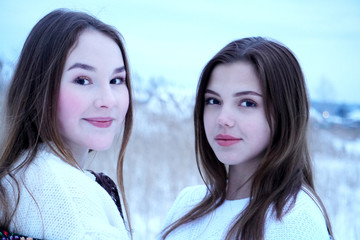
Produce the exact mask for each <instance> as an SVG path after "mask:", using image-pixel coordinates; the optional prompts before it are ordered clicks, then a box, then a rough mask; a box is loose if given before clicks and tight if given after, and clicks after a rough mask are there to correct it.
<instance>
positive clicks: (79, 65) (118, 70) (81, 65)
mask: <svg viewBox="0 0 360 240" xmlns="http://www.w3.org/2000/svg"><path fill="white" fill-rule="evenodd" d="M74 68H80V69H84V70H87V71H92V72H95V71H96V68H95V67H93V66H90V65H87V64H84V63H75V64H73V65H71V66H70V67H69V68H68V71H70V70H71V69H74ZM121 72H125V66H122V67H118V68H115V70H114V72H113V73H114V74H115V73H121Z"/></svg>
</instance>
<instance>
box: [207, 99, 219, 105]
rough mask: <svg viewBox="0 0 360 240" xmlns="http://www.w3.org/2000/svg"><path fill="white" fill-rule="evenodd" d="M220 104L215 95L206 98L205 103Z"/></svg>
mask: <svg viewBox="0 0 360 240" xmlns="http://www.w3.org/2000/svg"><path fill="white" fill-rule="evenodd" d="M211 101H216V103H211ZM215 104H220V101H219V100H217V99H216V98H213V97H208V98H205V105H215Z"/></svg>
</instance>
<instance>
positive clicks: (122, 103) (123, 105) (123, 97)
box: [117, 88, 130, 118]
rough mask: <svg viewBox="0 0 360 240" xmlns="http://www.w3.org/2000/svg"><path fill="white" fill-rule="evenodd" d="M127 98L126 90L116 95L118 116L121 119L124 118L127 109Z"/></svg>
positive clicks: (127, 92)
mask: <svg viewBox="0 0 360 240" xmlns="http://www.w3.org/2000/svg"><path fill="white" fill-rule="evenodd" d="M129 97H130V96H129V91H128V90H127V88H126V89H124V90H123V91H121V92H119V93H118V97H117V103H118V106H119V114H120V115H121V117H122V118H125V115H126V113H127V111H128V109H129V101H130V99H129Z"/></svg>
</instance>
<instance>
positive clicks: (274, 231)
mask: <svg viewBox="0 0 360 240" xmlns="http://www.w3.org/2000/svg"><path fill="white" fill-rule="evenodd" d="M284 212H285V214H284V216H283V217H282V219H281V220H278V219H276V216H275V214H274V213H273V214H271V215H268V218H267V220H266V226H265V239H279V240H281V239H304V240H305V239H315V240H317V239H319V240H320V239H324V240H325V239H329V235H328V232H327V227H326V222H325V218H324V216H323V214H322V212H321V210H320V208H319V207H318V205H317V204H316V202H315V201H314V200H313V199H312V198H311V197H310V196H309V195H308V194H307V193H306V192H304V191H303V190H300V191H299V192H298V194H297V197H296V201H295V203H294V204H293V205H290V204H288V205H287V206H286V207H285V209H284Z"/></svg>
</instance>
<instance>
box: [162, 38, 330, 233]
mask: <svg viewBox="0 0 360 240" xmlns="http://www.w3.org/2000/svg"><path fill="white" fill-rule="evenodd" d="M308 119H309V102H308V97H307V92H306V85H305V80H304V77H303V74H302V71H301V68H300V66H299V63H298V62H297V60H296V58H295V57H294V55H293V54H292V53H291V51H290V50H289V49H287V48H286V47H285V46H283V45H282V44H279V43H277V42H275V41H271V40H267V39H264V38H245V39H240V40H237V41H234V42H231V43H230V44H228V45H227V46H225V47H224V48H223V49H222V50H220V51H219V52H218V53H217V54H216V55H215V56H214V57H213V58H212V59H211V60H210V61H209V62H208V63H207V65H206V66H205V68H204V70H203V72H202V75H201V77H200V81H199V84H198V90H197V96H196V104H195V110H194V126H195V143H196V145H195V150H196V157H197V164H198V168H199V170H200V175H201V176H202V178H203V180H204V183H205V186H194V187H188V188H186V189H184V190H183V191H182V192H181V193H180V195H179V196H178V198H177V199H176V201H175V203H174V206H173V207H172V209H171V210H170V213H169V215H168V218H167V222H166V226H167V227H166V228H165V229H164V230H163V231H162V233H161V236H160V238H161V239H169V240H170V239H171V240H173V239H179V240H180V239H197V240H199V239H241V240H250V239H252V240H254V239H256V240H260V239H266V240H281V239H303V240H308V239H316V240H317V239H319V240H320V239H324V240H325V239H330V238H331V235H332V231H331V226H330V222H329V219H328V217H327V214H326V211H325V208H324V206H323V204H322V203H321V200H320V198H319V197H318V196H317V194H316V192H315V190H314V182H313V175H312V169H311V160H310V156H309V152H308V147H307V140H306V132H307V124H308Z"/></svg>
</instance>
